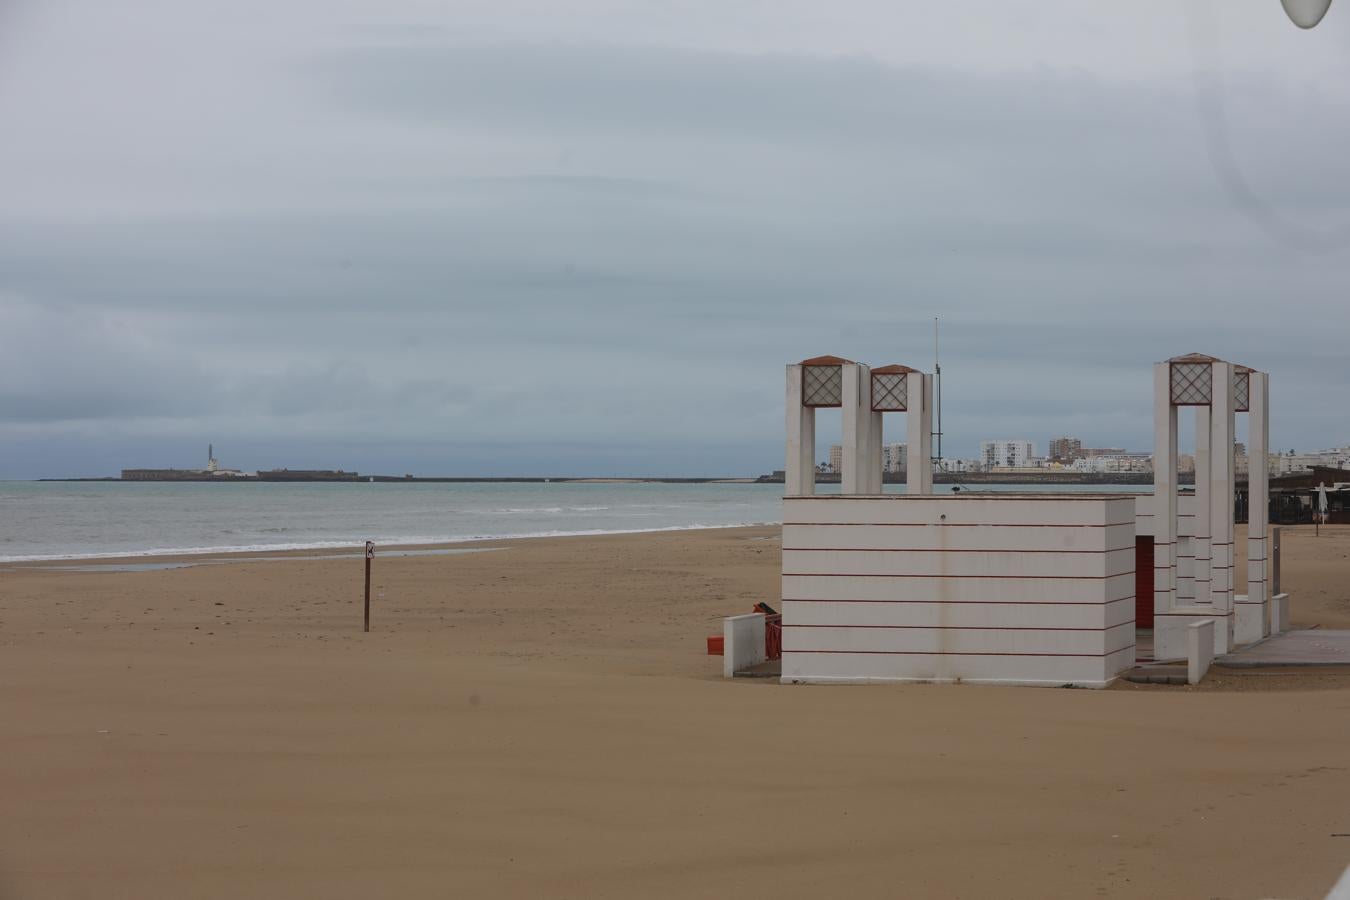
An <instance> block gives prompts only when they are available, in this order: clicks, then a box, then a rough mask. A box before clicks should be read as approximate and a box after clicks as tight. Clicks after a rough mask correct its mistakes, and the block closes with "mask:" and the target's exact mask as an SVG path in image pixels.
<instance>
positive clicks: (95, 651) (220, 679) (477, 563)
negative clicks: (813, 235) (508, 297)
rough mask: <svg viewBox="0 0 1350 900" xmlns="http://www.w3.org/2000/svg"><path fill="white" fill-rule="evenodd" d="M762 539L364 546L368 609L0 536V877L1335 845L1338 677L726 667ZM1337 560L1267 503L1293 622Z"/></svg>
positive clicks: (317, 591)
mask: <svg viewBox="0 0 1350 900" xmlns="http://www.w3.org/2000/svg"><path fill="white" fill-rule="evenodd" d="M777 538H778V534H777V529H728V530H721V531H704V532H667V533H658V534H647V535H617V536H611V537H584V538H552V539H540V540H529V541H516V542H490V543H488V544H486V546H491V547H499V548H505V549H502V550H499V551H497V552H492V553H472V554H455V555H425V556H405V557H399V558H395V557H381V558H378V559H377V560H376V564H375V578H374V583H375V590H376V591H377V592H382V593H383V594H384V598H383V599H382V600H377V601H376V604H375V610H374V613H373V623H374V629H373V631H372V633H370V634H368V635H365V634H362V633H361V631H360V627H361V602H360V597H361V565H362V564H361V560H360V559H359V558H350V559H306V558H304V557H303V555H299V554H285V556H286V557H288V558H286V559H283V560H266V561H261V560H257V559H252V560H247V561H238V562H231V563H229V564H219V565H198V566H191V567H187V568H175V569H167V570H158V571H138V572H109V571H90V572H77V571H70V570H56V569H51V568H44V567H32V566H8V567H5V566H2V565H0V748H2V749H3V762H0V790H3V796H4V797H5V798H6V803H5V809H6V812H7V815H5V816H4V817H3V819H0V897H3V898H10V897H20V898H23V897H44V898H45V897H93V896H98V897H128V898H130V897H138V898H139V897H240V896H247V897H296V896H315V897H372V896H399V897H417V896H429V897H432V896H434V897H454V896H464V897H478V896H510V897H544V896H547V897H606V896H608V897H635V896H643V897H689V896H742V897H761V896H762V897H821V896H852V897H871V896H875V897H897V896H939V897H941V896H952V897H955V896H964V897H981V896H1018V897H1047V896H1066V897H1079V896H1120V897H1135V896H1150V897H1173V896H1174V897H1196V896H1201V897H1320V896H1321V895H1322V894H1323V893H1325V891H1326V890H1327V889H1328V888H1329V887H1330V886H1331V884H1332V883H1333V882H1334V881H1335V880H1336V878H1337V877H1338V876H1339V874H1340V872H1341V870H1342V869H1344V868H1345V866H1346V864H1347V863H1350V837H1346V836H1344V835H1346V834H1348V833H1350V675H1344V674H1341V673H1308V672H1291V673H1286V674H1280V673H1274V674H1269V673H1268V674H1263V675H1256V674H1244V673H1224V672H1220V673H1216V678H1214V679H1212V680H1211V681H1210V682H1209V683H1207V685H1205V686H1203V687H1202V688H1201V689H1189V688H1166V687H1161V688H1147V689H1137V690H1136V689H1132V687H1130V688H1123V689H1120V690H1108V691H1095V692H1094V691H1070V690H1054V689H1027V688H996V687H976V686H969V685H967V686H932V685H907V686H888V687H818V686H781V685H777V684H772V683H768V682H762V681H747V682H742V681H736V682H726V681H723V680H722V679H721V678H720V677H719V676H720V662H721V661H720V659H717V658H711V657H708V656H706V655H705V653H704V647H703V642H704V637H705V635H707V634H712V633H716V632H717V630H718V628H719V619H720V617H721V616H723V615H728V614H733V613H738V612H743V611H749V608H750V606H751V604H752V603H753V602H755V601H756V600H761V599H763V600H768V601H769V602H771V603H772V602H774V601H775V599H776V598H777V596H778V560H779V544H778V540H777ZM1239 553H1241V548H1239ZM250 555H251V556H256V554H250ZM157 561H158V560H157ZM141 562H144V560H141ZM108 563H109V561H107V560H100V561H99V564H100V565H107V564H108ZM1347 574H1350V529H1347V528H1332V529H1324V530H1323V534H1322V536H1321V537H1317V538H1314V537H1313V536H1312V529H1311V528H1307V529H1292V530H1286V532H1285V557H1284V580H1285V587H1286V589H1287V590H1289V591H1290V592H1291V594H1293V596H1294V607H1293V612H1294V620H1295V624H1296V625H1297V626H1305V627H1306V626H1310V625H1321V626H1322V627H1350V579H1347V578H1346V576H1347ZM1337 835H1341V836H1337Z"/></svg>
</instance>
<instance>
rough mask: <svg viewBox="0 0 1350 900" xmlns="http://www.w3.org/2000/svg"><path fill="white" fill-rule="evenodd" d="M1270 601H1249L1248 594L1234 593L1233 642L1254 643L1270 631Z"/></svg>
mask: <svg viewBox="0 0 1350 900" xmlns="http://www.w3.org/2000/svg"><path fill="white" fill-rule="evenodd" d="M1269 603H1270V601H1266V602H1265V603H1262V602H1261V601H1260V600H1257V601H1254V602H1253V601H1249V600H1248V599H1247V595H1246V594H1234V595H1233V643H1234V644H1254V643H1256V642H1257V641H1259V640H1261V639H1262V638H1263V637H1265V636H1266V635H1268V634H1269V633H1270V625H1269V623H1270V610H1269V608H1268V607H1269Z"/></svg>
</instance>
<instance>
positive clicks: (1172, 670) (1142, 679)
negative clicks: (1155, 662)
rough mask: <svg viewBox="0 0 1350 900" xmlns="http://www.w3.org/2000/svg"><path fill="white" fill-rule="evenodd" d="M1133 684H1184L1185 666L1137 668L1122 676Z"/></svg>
mask: <svg viewBox="0 0 1350 900" xmlns="http://www.w3.org/2000/svg"><path fill="white" fill-rule="evenodd" d="M1122 677H1123V678H1124V679H1125V680H1126V681H1132V682H1134V683H1135V684H1185V683H1186V667H1185V666H1137V667H1135V668H1133V669H1131V670H1130V671H1128V672H1126V673H1125V674H1124V675H1123V676H1122Z"/></svg>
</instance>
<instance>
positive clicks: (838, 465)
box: [830, 444, 844, 475]
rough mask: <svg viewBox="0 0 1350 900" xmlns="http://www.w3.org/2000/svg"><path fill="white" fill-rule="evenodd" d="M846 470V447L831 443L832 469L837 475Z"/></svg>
mask: <svg viewBox="0 0 1350 900" xmlns="http://www.w3.org/2000/svg"><path fill="white" fill-rule="evenodd" d="M843 470H844V448H843V446H842V445H840V444H831V445H830V471H831V472H834V473H835V474H836V475H837V474H839V473H840V472H842V471H843Z"/></svg>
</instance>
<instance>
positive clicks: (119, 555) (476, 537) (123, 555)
mask: <svg viewBox="0 0 1350 900" xmlns="http://www.w3.org/2000/svg"><path fill="white" fill-rule="evenodd" d="M781 524H782V523H781V522H695V523H693V524H689V525H667V526H664V527H660V528H593V529H581V530H573V531H564V530H558V531H528V532H507V533H499V534H466V535H450V536H445V535H441V536H434V537H433V536H423V535H412V536H408V535H398V536H386V537H377V538H374V541H375V545H376V552H377V553H378V552H379V548H380V547H381V546H383V547H388V548H393V547H408V546H414V545H424V544H425V545H438V544H465V543H470V542H473V541H513V540H527V539H530V538H551V537H591V536H600V535H606V534H649V533H652V532H658V531H702V530H705V529H709V528H752V527H756V526H770V525H781ZM363 544H364V541H297V542H293V543H286V544H228V545H220V546H209V547H155V548H152V549H148V550H108V551H100V552H97V553H39V554H19V555H15V556H0V563H21V562H60V561H65V560H80V559H129V558H139V557H146V556H206V555H214V554H218V553H276V552H281V551H289V550H339V549H360V548H361V547H362V546H363Z"/></svg>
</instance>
